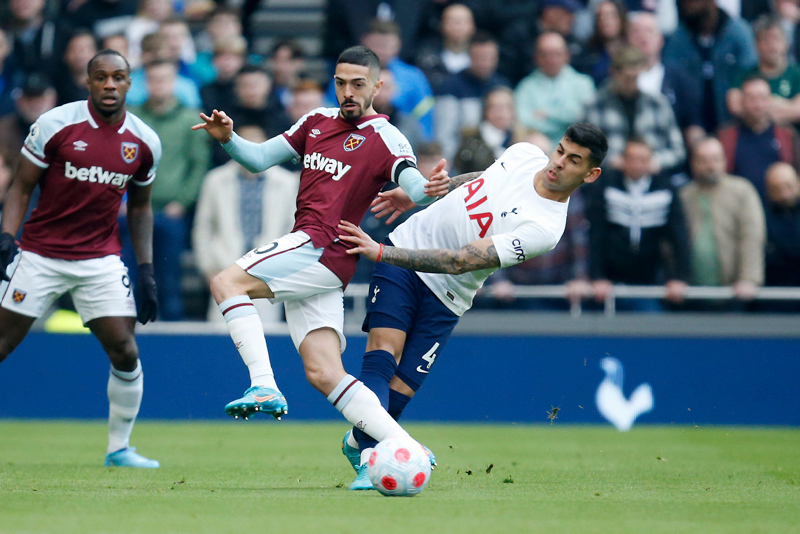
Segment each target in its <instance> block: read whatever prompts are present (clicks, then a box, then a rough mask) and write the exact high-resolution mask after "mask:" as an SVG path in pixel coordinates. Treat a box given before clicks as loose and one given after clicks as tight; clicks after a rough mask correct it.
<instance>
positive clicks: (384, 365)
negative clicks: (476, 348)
mask: <svg viewBox="0 0 800 534" xmlns="http://www.w3.org/2000/svg"><path fill="white" fill-rule="evenodd" d="M607 150H608V143H607V141H606V137H605V135H604V134H603V132H602V131H600V129H599V128H597V127H595V126H593V125H591V124H588V123H578V124H574V125H572V126H570V127H569V129H567V131H566V133H565V134H564V137H563V138H562V139H561V142H560V143H559V144H558V147H557V148H556V149H555V151H554V152H553V154H552V155H551V156H550V158H549V159H548V157H547V156H546V155H545V154H544V152H542V150H541V149H539V148H538V147H536V146H534V145H531V144H529V143H518V144H515V145H512V146H511V147H509V148H508V149H507V150H506V151H505V152H504V153H503V155H501V156H500V158H499V159H498V160H497V161H496V162H495V163H494V164H493V165H492V166H490V167H489V168H488V169H487V170H486V171H485V172H483V173H480V172H478V173H472V174H467V175H461V176H456V177H454V178H453V179H452V181H451V182H450V189H451V190H452V192H451V193H449V194H448V195H447V196H446V197H445V198H443V199H442V200H441V201H439V202H437V203H436V204H434V205H433V206H431V207H429V208H427V209H425V210H423V211H421V212H419V213H417V214H415V215H414V216H412V217H411V218H410V219H408V220H407V221H406V222H404V223H403V224H401V225H400V226H398V227H397V228H396V229H395V230H394V231H393V232H392V233H391V234H389V236H388V238H387V240H386V242H385V243H384V244H380V245H379V244H378V243H375V242H374V241H373V240H372V239H371V238H370V237H369V236H368V235H367V234H366V233H365V232H364V231H362V230H361V228H359V227H358V226H356V225H354V224H352V223H351V222H344V221H343V222H342V224H341V225H340V227H339V228H340V229H341V230H342V234H343V235H340V236H339V237H340V239H342V240H343V241H347V242H349V243H351V244H353V245H356V247H355V248H351V249H350V250H348V253H349V254H361V255H362V256H366V257H367V258H369V259H370V260H372V261H376V262H378V265H377V266H376V268H375V274H374V275H373V278H372V282H371V284H370V293H369V294H370V295H371V298H370V300H369V309H368V312H367V317H366V319H365V320H364V326H363V329H364V331H367V332H369V335H368V338H367V347H366V353H365V354H364V359H363V362H362V368H361V376H360V379H361V381H362V382H363V383H364V384H365V385H367V386H368V387H369V388H370V389H371V390H373V391H374V392H375V393H376V394H377V396H378V398H379V399H380V400H381V403H382V405H383V406H384V407H386V408H387V410H388V412H389V414H390V415H391V416H392V417H394V418H395V419H398V418H399V417H400V415H401V414H402V413H403V410H404V409H405V407H406V405H407V404H408V402H409V401H410V400H411V397H413V396H414V393H415V392H416V391H417V390H418V389H419V387H420V386H421V385H422V382H423V381H424V380H425V377H427V376H428V373H430V371H431V368H432V367H433V364H434V363H435V362H436V361H437V358H438V357H439V355H441V352H442V350H443V349H444V347H445V345H446V344H447V340H448V339H449V338H450V334H451V333H452V331H453V328H455V326H456V323H458V320H459V318H460V317H461V315H463V314H464V312H466V311H467V310H468V309H469V308H470V307H471V306H472V299H473V298H474V297H475V293H476V292H477V291H478V289H480V287H481V286H482V285H483V282H484V281H485V280H486V278H487V277H488V276H489V275H490V274H491V273H492V272H494V271H495V270H497V269H499V268H501V267H509V266H511V265H516V264H518V263H521V262H523V261H525V260H527V259H530V258H533V257H534V256H538V255H540V254H543V253H545V252H547V251H549V250H552V249H553V248H555V246H556V245H557V244H558V241H559V239H561V234H562V233H563V232H564V226H565V225H566V220H567V204H568V201H569V197H570V195H571V194H572V192H573V191H574V190H575V189H577V188H578V187H579V186H580V185H581V184H583V183H590V182H593V181H595V180H596V179H597V178H598V177H599V176H600V164H601V163H602V161H603V158H604V157H605V154H606V151H607ZM381 195H382V197H383V199H382V200H381V201H379V202H378V205H377V207H376V208H375V210H377V211H381V213H380V214H388V213H390V212H392V211H393V209H394V208H399V209H400V210H404V209H407V208H408V205H405V206H404V204H403V201H404V200H405V199H403V198H402V195H401V194H399V192H392V191H390V192H387V193H382V194H381ZM375 210H374V211H375ZM380 214H379V215H380ZM414 271H419V272H414ZM431 273H437V274H431ZM375 443H376V441H375V440H374V439H372V438H371V437H370V436H368V435H367V434H365V433H363V432H361V430H360V429H358V428H354V429H353V430H352V431H350V430H348V431H347V433H345V437H344V439H343V441H342V450H343V452H344V454H345V456H347V459H348V460H349V461H350V463H351V465H352V466H353V468H354V469H355V470H356V471H357V473H358V475H357V476H356V479H355V480H354V481H353V483H352V484H351V485H350V489H354V490H367V489H373V487H372V483H371V482H370V480H369V478H368V476H367V471H366V465H365V463H364V462H363V461H362V459H365V458H368V457H369V456H368V455H369V453H370V451H371V448H372V447H374V446H375ZM359 449H360V451H359Z"/></svg>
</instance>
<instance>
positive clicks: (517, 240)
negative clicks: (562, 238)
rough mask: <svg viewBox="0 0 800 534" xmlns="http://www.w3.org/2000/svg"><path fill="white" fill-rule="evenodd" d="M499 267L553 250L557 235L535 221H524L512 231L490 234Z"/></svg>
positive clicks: (515, 263) (508, 265) (514, 263)
mask: <svg viewBox="0 0 800 534" xmlns="http://www.w3.org/2000/svg"><path fill="white" fill-rule="evenodd" d="M492 241H493V242H494V246H495V249H497V255H498V256H499V257H500V267H510V266H512V265H517V264H518V263H522V262H523V261H525V260H529V259H531V258H533V257H536V256H539V255H540V254H544V253H545V252H548V251H550V250H553V249H554V248H555V246H556V245H557V244H558V237H557V236H555V235H553V233H552V232H551V231H549V230H547V229H545V228H542V227H541V226H539V225H538V224H536V223H533V222H526V223H524V224H521V225H519V226H517V227H516V228H514V229H513V230H512V231H510V232H507V233H504V234H497V235H494V236H492Z"/></svg>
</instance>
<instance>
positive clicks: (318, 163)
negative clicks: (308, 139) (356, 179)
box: [303, 152, 351, 182]
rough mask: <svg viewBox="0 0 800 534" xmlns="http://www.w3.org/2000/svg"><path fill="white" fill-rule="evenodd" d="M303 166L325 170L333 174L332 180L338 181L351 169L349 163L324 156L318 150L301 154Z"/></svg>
mask: <svg viewBox="0 0 800 534" xmlns="http://www.w3.org/2000/svg"><path fill="white" fill-rule="evenodd" d="M303 167H305V168H306V169H311V170H314V171H325V172H329V173H331V174H332V175H333V181H334V182H338V181H339V180H341V179H342V176H344V175H345V174H347V171H349V170H350V169H351V166H350V165H345V164H343V163H342V162H341V161H338V160H335V159H333V158H326V157H325V156H323V155H322V154H320V153H319V152H314V153H313V154H306V155H305V156H303Z"/></svg>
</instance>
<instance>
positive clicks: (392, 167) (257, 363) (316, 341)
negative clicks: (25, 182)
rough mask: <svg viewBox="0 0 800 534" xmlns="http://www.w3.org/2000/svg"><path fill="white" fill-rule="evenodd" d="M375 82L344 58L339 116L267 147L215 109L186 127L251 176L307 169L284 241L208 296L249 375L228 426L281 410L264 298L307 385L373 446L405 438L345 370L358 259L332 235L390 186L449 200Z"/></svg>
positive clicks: (311, 119)
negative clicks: (384, 108) (297, 165)
mask: <svg viewBox="0 0 800 534" xmlns="http://www.w3.org/2000/svg"><path fill="white" fill-rule="evenodd" d="M379 73H380V65H379V63H378V58H377V56H375V54H374V53H373V52H372V51H371V50H369V49H368V48H366V47H363V46H356V47H352V48H348V49H347V50H345V51H344V52H342V54H341V55H340V56H339V59H338V61H337V64H336V71H335V74H334V82H335V86H336V97H337V99H338V102H339V105H340V107H339V108H319V109H315V110H313V111H311V112H309V113H307V114H306V115H304V116H303V117H302V118H301V119H300V120H299V121H298V122H297V123H296V124H295V125H294V126H293V127H292V128H290V129H289V130H288V131H286V132H285V133H283V134H282V135H279V136H277V137H274V138H272V139H270V140H268V141H266V142H264V143H260V144H255V143H250V142H248V141H245V140H243V139H241V138H240V137H239V136H237V135H236V134H234V133H233V130H232V126H233V121H232V120H231V119H230V118H229V117H228V116H227V115H226V114H225V113H224V112H220V111H217V110H214V111H213V113H212V114H211V116H206V115H205V114H201V115H200V117H201V118H202V119H203V122H202V123H200V124H198V125H196V126H194V127H193V129H197V130H199V129H205V130H206V131H207V132H208V133H209V134H210V135H211V136H212V137H214V138H215V139H217V140H218V141H219V142H221V143H222V145H223V147H224V148H225V150H226V151H227V152H228V154H230V155H231V157H233V159H235V160H236V161H237V162H239V163H240V164H242V165H243V166H244V167H245V168H247V169H248V170H250V171H251V172H261V171H263V170H265V169H267V168H268V167H271V166H272V165H275V164H278V163H280V162H283V161H287V160H289V159H293V158H297V159H300V160H301V161H302V163H303V170H302V172H301V175H300V190H299V192H298V195H297V211H296V212H295V225H294V228H293V230H292V233H290V234H288V235H285V236H283V237H281V238H279V239H277V240H276V241H274V242H272V243H266V244H264V245H263V246H260V247H258V248H256V249H254V250H252V251H250V252H248V253H247V254H245V255H244V256H243V257H242V258H240V259H239V260H237V261H236V263H235V264H234V265H232V266H231V267H229V268H227V269H226V270H224V271H223V272H222V273H220V274H219V275H217V276H216V277H215V278H214V279H213V280H212V283H211V294H212V295H213V296H214V298H215V299H216V301H217V303H218V304H219V308H220V311H221V312H222V315H223V317H224V318H225V321H226V323H227V325H228V329H229V331H230V334H231V338H232V339H233V341H234V344H235V345H236V348H237V349H238V350H239V353H240V355H241V357H242V359H243V360H244V362H245V364H246V365H247V367H248V369H249V371H250V388H248V389H247V390H246V391H245V393H244V396H243V397H242V398H240V399H236V400H234V401H232V402H230V403H229V404H228V405H227V406H226V407H225V411H226V412H227V413H228V414H230V415H232V416H234V417H240V416H241V417H244V418H247V417H248V416H250V415H252V414H253V413H255V412H264V413H268V414H271V415H273V416H274V417H276V418H280V417H281V416H282V415H284V414H285V413H286V412H287V409H288V407H287V403H286V399H285V398H284V396H283V395H282V394H281V392H280V390H279V389H278V386H277V383H276V381H275V376H274V373H273V370H272V366H271V364H270V359H269V353H268V352H267V345H266V342H265V340H264V331H263V328H262V326H261V321H260V320H259V318H258V314H257V312H256V310H255V307H254V306H253V303H252V301H251V299H252V298H268V299H270V300H271V301H272V302H284V303H285V309H286V321H287V323H288V325H289V331H290V333H291V336H292V341H293V342H294V345H295V347H296V348H297V350H298V352H299V353H300V356H301V357H302V359H303V364H304V366H305V371H306V377H307V378H308V381H309V382H310V383H311V385H313V386H314V387H315V388H316V389H317V390H319V391H320V392H321V393H323V394H324V395H325V396H326V397H327V398H328V400H329V401H330V403H331V404H333V405H334V407H336V409H337V410H339V411H340V412H341V413H342V415H344V416H345V417H346V418H347V420H348V421H350V422H351V423H353V424H354V425H356V426H358V427H359V428H362V429H363V430H365V431H366V432H368V433H369V434H370V435H371V436H373V437H374V438H375V439H378V440H382V439H385V438H389V437H395V436H405V435H408V434H407V433H406V432H405V431H404V430H403V429H402V428H401V427H400V425H398V424H397V422H396V421H395V420H394V419H392V418H391V417H390V416H389V414H388V413H386V410H385V409H384V408H383V407H381V403H380V401H379V400H378V398H377V397H376V396H375V395H374V394H373V393H372V392H371V391H370V390H369V389H368V388H366V387H363V384H362V383H361V382H359V381H358V380H356V379H355V378H354V377H353V376H351V375H348V374H347V373H346V372H345V370H344V366H343V365H342V358H341V353H342V351H343V350H344V346H345V339H344V335H343V323H344V307H343V289H344V287H345V286H346V285H347V283H348V282H349V281H350V278H351V277H352V276H353V273H354V271H355V261H356V259H357V257H356V256H353V255H350V254H347V249H348V248H349V246H350V245H349V244H348V243H346V242H343V241H340V240H339V239H338V238H337V234H338V233H339V232H338V229H337V225H338V224H339V221H340V220H342V219H349V220H357V221H360V220H361V219H362V218H363V216H364V213H365V212H366V210H367V209H368V207H369V204H370V202H371V201H372V200H373V199H374V198H375V195H376V194H377V193H378V192H379V191H380V189H381V188H382V187H383V186H384V185H385V184H386V183H387V182H388V181H390V180H392V181H395V182H397V183H398V184H399V185H400V187H401V188H402V189H403V190H404V191H405V192H406V193H407V194H408V196H409V197H410V198H411V200H413V201H414V202H416V203H418V204H425V203H429V202H432V201H433V200H434V199H435V197H437V196H439V195H442V194H445V193H446V192H447V185H448V183H449V177H448V176H447V173H446V171H444V170H443V168H444V163H445V162H444V160H442V161H441V162H440V164H439V166H438V167H437V168H436V169H434V171H433V172H432V173H431V180H430V181H426V179H425V178H424V177H423V176H422V174H420V172H419V170H417V168H416V162H415V158H414V153H413V152H412V150H411V147H410V145H409V144H408V141H407V140H406V139H405V137H403V135H402V134H401V133H400V132H399V131H398V130H397V129H396V128H395V127H394V126H392V125H391V124H390V123H389V122H388V117H386V116H384V115H379V114H377V113H376V112H375V110H374V108H373V106H372V101H373V98H374V97H375V95H376V94H377V93H378V91H379V90H380V88H381V85H382V82H381V81H380V80H379V79H378V76H379Z"/></svg>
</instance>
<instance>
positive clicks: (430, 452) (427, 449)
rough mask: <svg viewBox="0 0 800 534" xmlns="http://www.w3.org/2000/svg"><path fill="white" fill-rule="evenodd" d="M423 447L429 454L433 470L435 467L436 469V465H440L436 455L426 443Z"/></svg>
mask: <svg viewBox="0 0 800 534" xmlns="http://www.w3.org/2000/svg"><path fill="white" fill-rule="evenodd" d="M422 448H423V449H425V453H426V454H427V455H428V459H429V460H430V461H431V471H433V470H434V469H436V466H437V465H439V464H437V463H436V455H435V454H433V451H431V450H430V449H429V448H428V447H426V446H425V445H423V446H422Z"/></svg>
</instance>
